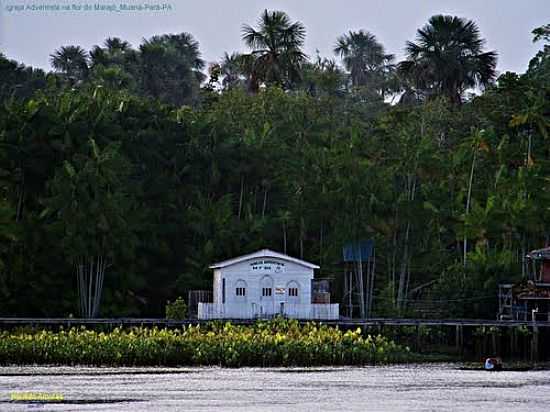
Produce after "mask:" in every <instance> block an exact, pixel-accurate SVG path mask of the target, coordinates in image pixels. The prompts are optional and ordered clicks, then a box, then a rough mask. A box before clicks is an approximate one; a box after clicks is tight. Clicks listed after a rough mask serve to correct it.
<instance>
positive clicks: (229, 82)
mask: <svg viewBox="0 0 550 412" xmlns="http://www.w3.org/2000/svg"><path fill="white" fill-rule="evenodd" d="M220 71H221V75H222V76H223V79H222V85H223V87H224V89H232V88H234V87H238V86H241V85H242V84H243V81H244V78H245V77H246V71H245V67H244V64H243V55H242V54H240V53H236V52H234V53H231V54H228V53H227V52H226V53H224V55H223V59H222V61H221V63H220Z"/></svg>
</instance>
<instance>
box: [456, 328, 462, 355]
mask: <svg viewBox="0 0 550 412" xmlns="http://www.w3.org/2000/svg"><path fill="white" fill-rule="evenodd" d="M455 346H456V353H458V354H462V326H461V325H456V327H455Z"/></svg>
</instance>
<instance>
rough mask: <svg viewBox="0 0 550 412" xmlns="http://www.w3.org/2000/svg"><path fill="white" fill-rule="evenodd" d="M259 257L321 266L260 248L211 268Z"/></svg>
mask: <svg viewBox="0 0 550 412" xmlns="http://www.w3.org/2000/svg"><path fill="white" fill-rule="evenodd" d="M259 258H277V259H281V260H286V261H287V262H293V263H296V264H297V265H301V266H305V267H307V268H310V269H319V266H317V265H315V264H313V263H309V262H306V261H305V260H301V259H296V258H293V257H292V256H288V255H285V254H283V253H279V252H275V251H273V250H270V249H262V250H258V251H257V252H254V253H249V254H248V255H243V256H239V257H236V258H233V259H228V260H224V261H222V262H218V263H214V264H213V265H210V266H209V267H210V269H220V268H224V267H226V266H231V265H234V264H237V263H241V262H244V261H247V260H253V259H259Z"/></svg>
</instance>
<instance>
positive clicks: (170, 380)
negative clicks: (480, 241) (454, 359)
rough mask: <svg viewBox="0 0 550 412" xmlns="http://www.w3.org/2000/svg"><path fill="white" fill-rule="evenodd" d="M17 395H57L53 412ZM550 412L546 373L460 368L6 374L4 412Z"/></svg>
mask: <svg viewBox="0 0 550 412" xmlns="http://www.w3.org/2000/svg"><path fill="white" fill-rule="evenodd" d="M12 392H49V393H61V394H62V395H63V397H64V401H63V402H61V403H50V404H47V405H38V404H28V403H18V404H16V403H12V402H10V401H9V399H10V393H12ZM214 409H216V410H218V411H237V410H238V411H242V410H262V411H298V410H300V411H301V410H306V411H315V410H322V411H442V410H447V411H509V410H513V411H518V412H519V411H530V412H533V411H541V412H542V411H544V412H547V411H550V372H549V371H529V372H484V371H465V370H459V369H458V367H457V365H450V364H431V365H400V366H387V367H380V366H377V367H364V368H356V367H346V368H309V369H308V368H305V369H304V368H265V369H260V368H242V369H220V368H87V367H4V368H0V411H29V410H44V411H45V410H48V411H92V410H97V411H103V410H114V411H132V412H136V411H177V410H181V411H211V410H214Z"/></svg>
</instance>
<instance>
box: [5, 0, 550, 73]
mask: <svg viewBox="0 0 550 412" xmlns="http://www.w3.org/2000/svg"><path fill="white" fill-rule="evenodd" d="M0 4H1V9H0V51H1V52H3V53H4V54H5V55H7V56H8V57H9V58H11V59H15V60H18V61H21V62H23V63H25V64H27V65H32V66H37V67H42V68H46V69H49V55H50V54H51V53H52V52H53V51H54V50H55V49H56V48H59V47H60V46H63V45H71V44H74V45H80V46H82V47H83V48H84V49H86V50H89V49H90V48H91V47H92V46H93V45H95V44H101V43H102V42H103V40H104V39H105V38H107V37H115V36H116V37H121V38H122V39H124V40H127V41H129V42H130V43H131V44H132V45H133V46H134V47H137V46H138V45H139V44H140V43H141V40H142V39H143V38H144V37H145V38H147V37H150V36H152V35H154V34H164V33H180V32H183V31H185V32H189V33H191V34H193V36H194V37H195V38H196V39H197V40H198V41H199V43H200V48H201V52H202V55H203V58H204V59H205V60H206V61H207V62H213V61H216V60H219V59H220V58H221V57H222V56H223V53H224V51H228V52H232V51H245V50H246V49H245V48H244V46H243V44H242V41H241V26H242V24H243V23H248V24H254V23H255V22H256V21H257V19H258V16H259V15H260V13H261V12H262V11H263V10H264V9H266V8H267V9H269V10H283V11H285V12H287V13H288V14H289V15H290V17H291V19H292V20H298V21H301V22H302V23H303V24H304V25H305V26H306V29H307V38H306V43H305V50H306V53H308V54H309V55H310V56H312V57H314V56H315V51H316V50H319V51H320V54H321V56H323V57H333V53H332V48H333V46H334V43H335V40H336V38H337V37H338V36H339V35H341V34H342V33H344V32H347V31H349V30H359V29H365V30H368V31H370V32H371V33H373V34H375V35H376V36H377V38H378V40H379V41H380V42H381V43H382V44H383V45H384V46H385V47H386V50H387V52H389V53H393V54H395V55H396V56H397V58H398V59H400V58H402V57H403V48H404V45H405V41H407V40H413V39H414V37H415V33H416V30H417V29H418V28H419V27H421V26H423V25H424V24H425V23H426V22H427V20H428V18H429V17H430V16H432V15H434V14H451V15H457V16H461V17H466V18H468V19H472V20H474V21H475V22H476V23H477V24H478V26H479V28H480V31H481V34H482V36H483V37H484V38H485V39H487V45H486V49H487V50H496V51H497V52H498V54H499V59H498V70H499V71H500V72H504V71H507V70H511V71H516V72H524V71H525V69H526V68H527V64H528V62H529V60H530V58H531V57H533V56H534V55H535V54H536V52H537V50H539V49H540V48H542V45H541V44H533V43H532V35H531V30H532V29H533V28H535V27H539V26H542V25H543V24H546V23H550V0H522V1H519V0H460V1H448V0H416V1H415V0H340V1H333V0H266V1H259V0H225V1H221V0H206V1H205V0H203V1H197V0H194V1H187V0H145V1H139V0H137V1H136V0H126V1H124V0H118V1H117V0H114V1H105V0H95V1H94V0H88V1H87V0H0ZM95 4H101V5H115V6H116V8H117V9H118V10H119V11H98V10H93V6H94V5H95ZM144 4H149V5H157V6H160V7H159V8H161V7H162V5H163V4H164V5H168V6H169V7H166V8H165V9H164V10H162V9H161V10H142V11H121V10H120V5H127V6H131V5H134V6H135V5H144ZM32 5H35V6H41V5H49V6H59V7H60V8H62V7H63V6H68V7H71V8H72V5H76V6H80V8H81V10H70V11H63V10H59V11H55V10H51V11H47V10H46V11H44V10H42V11H41V10H31V9H28V8H27V6H32ZM86 5H89V6H90V7H91V8H92V10H84V8H85V6H86ZM15 6H19V8H21V6H22V8H23V10H17V7H15ZM76 8H77V9H78V7H76ZM170 9H171V10H170Z"/></svg>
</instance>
